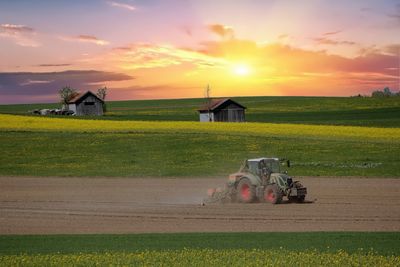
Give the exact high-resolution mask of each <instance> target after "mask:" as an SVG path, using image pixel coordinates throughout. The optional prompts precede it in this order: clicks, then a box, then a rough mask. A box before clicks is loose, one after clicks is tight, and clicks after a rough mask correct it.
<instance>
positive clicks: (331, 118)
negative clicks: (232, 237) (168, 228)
mask: <svg viewBox="0 0 400 267" xmlns="http://www.w3.org/2000/svg"><path fill="white" fill-rule="evenodd" d="M235 100H237V101H238V102H239V103H241V104H243V105H244V106H246V107H247V110H246V120H247V121H249V122H269V123H301V124H324V125H357V126H375V127H399V126H400V108H399V107H400V97H393V98H358V97H353V98H350V97H238V98H235ZM202 104H204V99H168V100H139V101H117V102H113V101H110V102H107V106H108V111H109V112H108V114H107V116H104V117H102V119H108V120H146V121H149V120H150V121H152V120H158V121H160V120H168V121H198V113H197V109H198V108H199V106H200V105H202ZM40 108H59V104H25V105H0V113H14V114H27V111H28V110H33V109H40Z"/></svg>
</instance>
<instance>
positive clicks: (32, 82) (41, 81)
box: [19, 79, 54, 86]
mask: <svg viewBox="0 0 400 267" xmlns="http://www.w3.org/2000/svg"><path fill="white" fill-rule="evenodd" d="M52 82H54V80H51V81H46V80H30V79H28V80H26V81H25V82H22V83H20V84H19V85H21V86H26V85H31V84H44V83H52Z"/></svg>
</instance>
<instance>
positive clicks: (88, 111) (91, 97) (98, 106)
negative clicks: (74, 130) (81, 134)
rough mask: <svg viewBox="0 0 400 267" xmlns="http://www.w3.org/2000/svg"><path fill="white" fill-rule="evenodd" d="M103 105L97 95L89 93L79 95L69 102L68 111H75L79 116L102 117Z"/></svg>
mask: <svg viewBox="0 0 400 267" xmlns="http://www.w3.org/2000/svg"><path fill="white" fill-rule="evenodd" d="M103 104H104V101H103V100H101V99H100V98H99V97H98V96H97V95H96V94H94V93H92V92H90V91H87V92H86V93H84V94H78V95H77V96H75V97H74V98H72V99H71V100H70V101H69V102H68V109H69V110H71V111H74V112H75V114H76V115H77V116H82V115H91V116H96V115H97V116H102V115H103Z"/></svg>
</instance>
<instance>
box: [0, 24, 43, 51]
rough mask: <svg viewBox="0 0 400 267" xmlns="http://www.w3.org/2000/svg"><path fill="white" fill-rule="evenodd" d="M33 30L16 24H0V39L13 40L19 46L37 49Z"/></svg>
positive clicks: (37, 44) (38, 44)
mask: <svg viewBox="0 0 400 267" xmlns="http://www.w3.org/2000/svg"><path fill="white" fill-rule="evenodd" d="M35 35H36V32H35V30H34V29H33V28H31V27H28V26H25V25H17V24H0V37H3V38H7V39H10V40H13V41H14V42H15V44H17V45H19V46H28V47H38V46H40V43H39V42H38V41H36V40H35V38H34V37H35Z"/></svg>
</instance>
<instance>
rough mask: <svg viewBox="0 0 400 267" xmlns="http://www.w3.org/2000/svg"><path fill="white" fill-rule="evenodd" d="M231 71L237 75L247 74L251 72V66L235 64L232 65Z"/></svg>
mask: <svg viewBox="0 0 400 267" xmlns="http://www.w3.org/2000/svg"><path fill="white" fill-rule="evenodd" d="M233 73H235V74H236V75H238V76H248V75H249V74H250V73H251V68H250V66H249V65H246V64H237V65H234V66H233Z"/></svg>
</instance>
